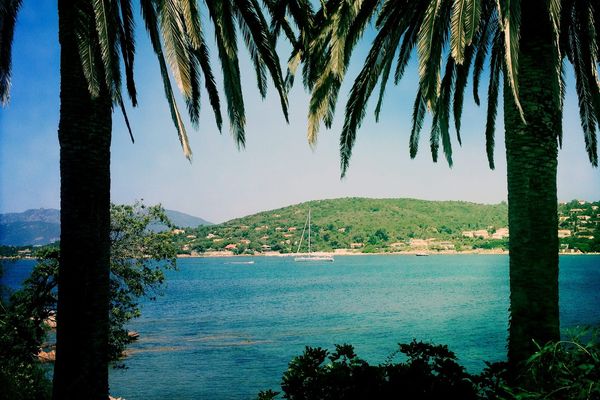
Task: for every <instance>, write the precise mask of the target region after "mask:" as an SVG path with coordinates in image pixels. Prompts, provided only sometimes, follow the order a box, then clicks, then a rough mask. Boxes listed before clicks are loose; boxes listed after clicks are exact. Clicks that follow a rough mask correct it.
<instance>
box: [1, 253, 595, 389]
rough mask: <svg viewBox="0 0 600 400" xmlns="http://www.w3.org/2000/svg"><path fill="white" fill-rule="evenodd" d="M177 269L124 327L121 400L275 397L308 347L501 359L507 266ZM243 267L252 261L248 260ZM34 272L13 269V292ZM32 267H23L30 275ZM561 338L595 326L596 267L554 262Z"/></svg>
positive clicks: (375, 354)
mask: <svg viewBox="0 0 600 400" xmlns="http://www.w3.org/2000/svg"><path fill="white" fill-rule="evenodd" d="M243 260H245V259H240V258H235V259H180V260H179V261H178V266H179V271H177V272H171V273H169V274H168V280H167V282H168V284H167V288H166V289H165V291H164V296H162V297H158V298H157V300H156V301H152V302H151V301H148V302H145V303H144V308H143V316H142V317H141V318H140V319H138V320H136V321H135V322H134V323H132V324H131V329H133V330H136V331H138V332H140V334H141V338H140V340H139V341H138V342H136V343H135V344H133V345H132V346H131V350H132V355H131V356H130V357H129V358H127V360H126V365H127V366H128V369H126V370H113V371H111V393H112V394H113V395H118V396H123V397H124V398H126V399H128V400H138V399H139V400H142V399H143V400H152V399H165V398H172V399H252V398H255V396H256V394H257V393H258V391H259V390H261V389H268V388H273V389H277V387H278V383H279V382H280V378H281V375H282V372H283V371H284V370H285V369H286V367H287V363H288V362H289V360H290V359H291V357H293V356H295V355H299V354H300V353H301V352H302V350H303V349H304V346H305V345H310V346H321V347H326V348H330V349H331V348H332V347H333V344H335V343H352V344H354V345H355V348H356V351H357V353H358V355H359V356H361V357H362V358H365V359H367V360H368V361H369V362H374V363H380V362H384V361H385V359H386V357H387V356H388V355H389V354H390V353H392V352H393V351H394V350H395V349H396V343H399V342H407V341H410V340H412V338H417V339H419V340H425V341H433V342H436V343H444V344H448V345H449V347H450V349H452V350H453V351H455V352H456V353H457V355H458V356H459V358H460V359H461V362H462V363H463V364H465V365H466V366H467V367H468V368H469V369H470V370H471V371H477V370H479V369H481V368H482V366H483V361H484V360H489V361H497V360H502V359H503V358H504V356H505V342H506V331H507V328H508V323H507V310H508V257H507V256H476V255H464V256H463V255H453V256H430V257H414V256H364V257H337V258H336V261H335V263H333V264H314V265H313V264H298V263H294V261H293V260H292V259H288V258H279V257H273V258H268V257H266V258H254V259H252V260H253V261H254V262H255V263H254V264H252V265H239V264H231V262H232V261H235V262H239V261H243ZM247 260H250V259H247ZM30 265H31V264H27V263H26V262H25V263H24V262H20V263H19V264H16V265H12V266H8V267H7V268H6V269H7V271H6V273H5V277H4V279H5V281H6V282H7V283H8V284H9V285H13V286H14V285H15V284H18V282H20V281H21V280H22V279H23V278H24V277H25V276H26V274H27V270H28V269H29V268H30ZM28 266H29V268H27V267H28ZM560 267H561V272H560V290H561V292H560V294H561V301H560V302H561V304H560V305H561V323H562V326H563V327H565V328H566V327H572V326H575V325H582V324H584V325H585V324H591V325H600V311H599V310H600V256H563V257H561V258H560Z"/></svg>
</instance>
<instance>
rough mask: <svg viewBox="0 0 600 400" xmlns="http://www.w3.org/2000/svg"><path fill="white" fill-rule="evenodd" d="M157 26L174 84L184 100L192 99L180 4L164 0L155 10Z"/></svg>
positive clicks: (174, 0) (188, 61) (185, 37)
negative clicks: (157, 17) (158, 26)
mask: <svg viewBox="0 0 600 400" xmlns="http://www.w3.org/2000/svg"><path fill="white" fill-rule="evenodd" d="M157 12H158V16H159V19H158V21H159V25H160V30H161V33H162V37H163V45H164V49H165V54H166V56H167V61H168V62H169V66H170V67H171V71H172V72H173V77H174V78H175V83H177V86H178V87H179V90H180V91H181V93H183V96H184V97H185V98H186V99H191V98H192V65H191V60H190V53H189V51H188V45H187V40H188V36H187V35H186V32H185V31H184V30H183V29H182V27H183V26H184V23H185V22H184V20H183V18H182V15H183V14H182V10H181V7H180V2H179V1H177V0H164V1H161V2H159V9H158V10H157Z"/></svg>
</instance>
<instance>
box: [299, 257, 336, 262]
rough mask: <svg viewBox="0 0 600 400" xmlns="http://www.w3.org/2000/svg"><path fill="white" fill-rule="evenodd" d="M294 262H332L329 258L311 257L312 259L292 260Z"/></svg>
mask: <svg viewBox="0 0 600 400" xmlns="http://www.w3.org/2000/svg"><path fill="white" fill-rule="evenodd" d="M294 261H296V262H333V261H334V260H333V257H331V256H313V257H296V258H294Z"/></svg>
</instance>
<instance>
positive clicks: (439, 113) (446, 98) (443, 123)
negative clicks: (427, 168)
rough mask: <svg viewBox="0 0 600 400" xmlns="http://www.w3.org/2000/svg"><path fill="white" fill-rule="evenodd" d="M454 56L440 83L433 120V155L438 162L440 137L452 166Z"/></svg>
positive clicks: (431, 139)
mask: <svg viewBox="0 0 600 400" xmlns="http://www.w3.org/2000/svg"><path fill="white" fill-rule="evenodd" d="M455 66H456V64H455V62H454V58H452V57H448V60H447V62H446V70H445V73H444V77H443V78H442V82H441V85H440V97H439V99H438V101H437V102H436V105H435V108H434V110H433V121H432V124H431V135H430V145H431V155H432V157H433V161H434V162H437V158H438V148H439V141H440V138H441V139H442V149H443V150H444V155H445V157H446V161H448V166H450V167H452V143H451V141H450V123H449V121H450V97H451V96H452V86H453V83H454V78H455V76H456V74H455Z"/></svg>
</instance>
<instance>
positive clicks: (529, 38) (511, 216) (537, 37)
mask: <svg viewBox="0 0 600 400" xmlns="http://www.w3.org/2000/svg"><path fill="white" fill-rule="evenodd" d="M521 9H522V21H528V22H524V23H523V24H522V26H521V41H520V46H521V51H520V56H519V92H520V101H521V105H522V107H523V111H524V113H525V119H526V122H527V123H526V124H524V123H523V122H522V120H521V118H520V116H519V113H518V111H517V109H516V107H515V103H514V99H513V96H512V94H511V91H510V88H509V86H508V82H507V81H506V79H505V82H504V124H505V131H506V132H505V141H506V159H507V169H508V171H507V175H508V220H509V227H510V239H509V249H510V328H509V342H508V360H509V363H510V365H511V366H512V367H515V366H517V365H518V364H519V363H520V362H522V361H524V360H526V359H527V357H529V356H530V355H531V354H532V353H533V351H534V350H535V349H536V348H535V345H534V342H533V340H535V341H536V342H537V343H538V344H540V345H541V344H545V343H546V342H547V341H550V340H558V339H559V337H560V331H559V314H558V237H557V226H558V223H557V196H556V167H557V152H558V148H557V147H558V146H557V144H558V142H557V135H558V134H559V132H560V131H561V129H562V127H561V120H562V114H561V109H560V104H559V102H558V99H559V96H557V92H556V91H557V90H558V88H559V86H558V84H559V82H558V81H555V78H556V76H557V75H556V69H555V68H556V57H557V55H556V52H555V50H554V48H553V40H554V39H553V33H552V27H551V24H550V17H549V13H548V5H547V2H546V1H543V0H528V1H522V2H521ZM533 21H535V22H533ZM512 370H513V371H515V370H516V369H515V368H512Z"/></svg>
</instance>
